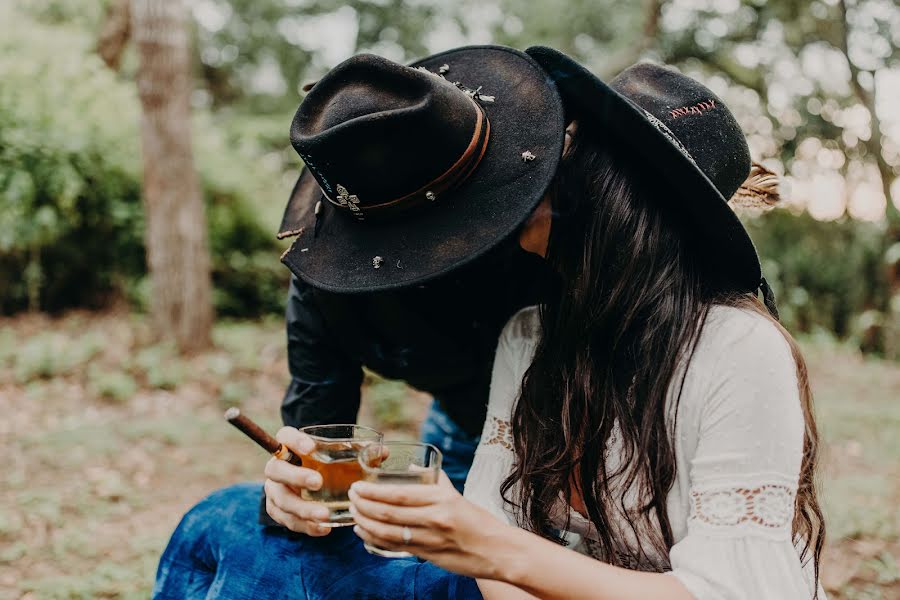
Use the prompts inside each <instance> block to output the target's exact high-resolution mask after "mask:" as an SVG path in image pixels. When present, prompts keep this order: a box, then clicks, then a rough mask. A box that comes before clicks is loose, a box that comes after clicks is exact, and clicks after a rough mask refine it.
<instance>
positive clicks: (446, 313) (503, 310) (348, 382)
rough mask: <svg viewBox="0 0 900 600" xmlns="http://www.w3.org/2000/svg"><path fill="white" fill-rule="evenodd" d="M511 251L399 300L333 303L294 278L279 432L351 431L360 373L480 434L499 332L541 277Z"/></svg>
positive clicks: (511, 246) (335, 298)
mask: <svg viewBox="0 0 900 600" xmlns="http://www.w3.org/2000/svg"><path fill="white" fill-rule="evenodd" d="M516 242H517V240H515V239H513V240H511V241H509V242H506V243H504V244H502V245H501V247H500V248H498V249H495V250H494V251H492V252H490V253H488V255H486V256H485V257H483V258H481V259H479V260H477V261H475V262H474V263H473V264H472V265H471V266H467V267H465V268H463V269H459V270H457V271H454V272H453V273H451V274H449V275H447V276H444V277H441V278H439V279H437V280H435V281H433V282H430V283H428V284H425V285H421V286H416V287H413V288H409V289H404V290H400V291H389V292H379V293H372V294H333V293H327V292H323V291H321V290H317V289H314V288H312V287H310V286H309V285H308V284H306V283H304V282H303V281H301V280H299V279H297V278H294V279H293V280H292V281H291V289H290V295H289V298H288V306H287V333H288V365H289V368H290V372H291V383H290V386H289V387H288V389H287V392H286V393H285V396H284V401H283V403H282V407H281V415H282V418H283V419H284V422H285V424H286V425H291V426H294V427H302V426H304V425H311V424H317V423H353V422H355V421H356V416H357V411H358V409H359V402H360V384H361V382H362V376H363V375H362V367H363V366H365V367H367V368H368V369H370V370H372V371H374V372H376V373H378V374H379V375H382V376H383V377H386V378H390V379H402V380H405V381H406V382H407V383H409V385H411V386H412V387H414V388H416V389H419V390H422V391H425V392H428V393H430V394H432V395H433V396H434V397H435V398H436V399H437V400H438V402H440V404H441V407H442V408H443V409H444V411H445V412H446V413H447V414H448V415H449V416H450V417H451V418H452V419H453V420H454V421H455V422H456V423H457V424H458V425H459V426H461V427H462V428H463V429H464V430H465V431H466V432H468V433H470V434H472V435H477V434H479V433H480V432H481V428H482V425H483V423H484V418H485V412H486V409H487V401H488V389H489V386H490V379H491V368H492V365H493V360H494V351H495V349H496V347H497V339H498V337H499V335H500V331H501V330H502V329H503V326H504V325H505V324H506V322H507V321H508V320H509V318H510V317H511V316H512V315H513V314H515V312H516V311H518V310H519V309H521V308H522V307H525V306H529V305H532V304H536V303H538V302H539V301H540V299H541V290H542V289H544V287H545V286H546V285H547V281H548V277H549V276H548V274H547V270H548V268H547V266H546V263H544V261H543V259H541V258H539V257H538V256H536V255H534V254H529V253H527V252H525V251H523V250H522V249H521V248H519V246H518V244H517V243H516ZM381 268H383V269H390V268H395V267H394V266H393V265H390V264H385V265H384V266H382V267H381Z"/></svg>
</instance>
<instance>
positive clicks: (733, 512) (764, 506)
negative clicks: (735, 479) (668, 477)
mask: <svg viewBox="0 0 900 600" xmlns="http://www.w3.org/2000/svg"><path fill="white" fill-rule="evenodd" d="M793 516H794V490H793V489H792V488H790V487H788V486H785V485H777V484H767V485H760V486H758V487H754V488H746V487H731V488H715V489H709V490H701V491H696V490H695V491H692V492H691V514H690V519H695V520H697V521H700V522H702V523H705V524H707V525H711V526H714V527H733V526H735V525H741V524H754V525H758V526H759V527H763V528H765V529H769V530H774V529H781V528H785V527H790V525H791V522H792V519H793Z"/></svg>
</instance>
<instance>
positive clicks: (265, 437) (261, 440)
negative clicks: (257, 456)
mask: <svg viewBox="0 0 900 600" xmlns="http://www.w3.org/2000/svg"><path fill="white" fill-rule="evenodd" d="M225 419H226V420H227V421H228V422H229V423H231V424H232V425H234V426H235V427H237V428H238V429H240V430H241V431H242V432H243V433H244V435H246V436H247V437H248V438H250V439H251V440H253V441H254V442H256V443H257V444H259V445H260V446H262V447H263V449H265V451H266V452H268V453H269V454H271V455H272V456H274V457H275V458H280V459H281V460H286V461H288V462H289V463H291V464H292V465H298V466H299V465H300V464H301V460H300V457H299V456H297V455H295V454H294V453H293V452H291V451H290V450H289V449H288V447H287V446H285V445H284V444H282V443H281V442H279V441H278V440H276V439H275V438H273V437H272V436H271V435H269V434H268V433H266V432H265V431H263V428H262V427H260V426H259V425H257V424H256V423H254V422H253V421H251V420H250V419H249V418H248V417H246V416H244V415H242V414H241V409H239V408H238V407H236V406H232V407H231V408H229V409H228V410H226V411H225Z"/></svg>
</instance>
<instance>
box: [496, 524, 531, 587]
mask: <svg viewBox="0 0 900 600" xmlns="http://www.w3.org/2000/svg"><path fill="white" fill-rule="evenodd" d="M489 539H490V547H489V548H488V554H489V557H490V558H489V560H490V561H491V564H492V565H493V569H492V571H493V572H494V573H495V576H494V577H492V579H495V580H497V581H502V582H504V583H509V584H512V585H520V584H523V583H524V582H525V578H526V575H527V573H528V572H529V570H530V569H532V568H534V566H532V565H531V560H532V558H533V556H534V547H533V546H534V542H535V541H540V538H538V537H537V536H535V535H534V534H532V533H530V532H528V531H525V530H524V529H520V528H518V527H513V526H512V525H507V524H505V523H504V524H502V525H501V528H500V530H499V531H498V532H497V534H496V535H491V536H489Z"/></svg>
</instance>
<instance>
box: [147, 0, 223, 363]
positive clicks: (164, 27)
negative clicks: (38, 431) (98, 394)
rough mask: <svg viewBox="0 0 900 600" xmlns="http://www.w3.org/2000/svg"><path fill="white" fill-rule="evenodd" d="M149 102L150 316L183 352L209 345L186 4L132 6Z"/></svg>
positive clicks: (156, 1)
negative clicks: (192, 125)
mask: <svg viewBox="0 0 900 600" xmlns="http://www.w3.org/2000/svg"><path fill="white" fill-rule="evenodd" d="M130 12H131V30H132V35H133V39H134V41H135V42H136V44H137V50H138V55H139V60H140V63H139V67H138V73H137V85H138V94H139V96H140V100H141V108H142V116H141V138H142V148H143V163H144V182H143V186H144V189H143V192H144V193H143V197H144V210H145V214H146V218H147V228H146V233H145V240H146V245H147V263H148V267H149V271H150V283H151V301H150V312H151V317H152V320H153V325H154V328H155V331H156V333H157V335H158V336H160V337H169V338H172V337H174V339H175V341H176V343H177V344H178V347H179V349H180V350H181V351H182V352H191V351H195V350H198V349H200V348H203V347H205V346H207V345H209V341H210V328H211V327H212V318H213V314H212V299H211V289H210V287H211V283H210V261H209V250H208V248H207V243H206V215H205V213H204V208H203V198H202V196H201V192H200V185H199V182H198V180H197V174H196V173H195V171H194V161H193V156H192V152H191V122H190V116H191V115H190V94H191V71H190V64H191V63H190V43H189V36H188V28H187V16H188V15H187V7H186V5H185V3H184V2H183V0H131V11H130Z"/></svg>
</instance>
